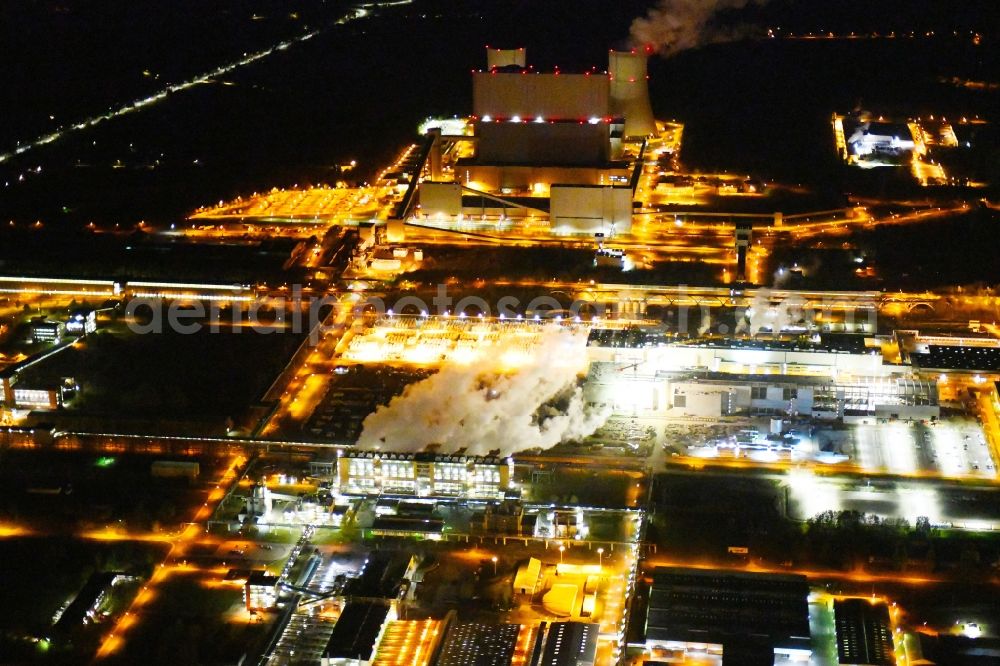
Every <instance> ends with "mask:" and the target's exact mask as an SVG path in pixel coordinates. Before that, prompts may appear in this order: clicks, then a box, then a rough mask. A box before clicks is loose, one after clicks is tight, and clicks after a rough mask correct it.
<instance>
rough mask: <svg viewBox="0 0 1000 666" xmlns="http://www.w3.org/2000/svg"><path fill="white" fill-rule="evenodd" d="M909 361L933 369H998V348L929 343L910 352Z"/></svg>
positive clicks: (999, 367)
mask: <svg viewBox="0 0 1000 666" xmlns="http://www.w3.org/2000/svg"><path fill="white" fill-rule="evenodd" d="M910 363H912V364H913V365H915V366H917V367H919V368H926V369H933V370H984V371H1000V348H996V347H958V346H950V345H949V346H945V345H930V346H929V347H928V351H926V352H913V353H911V354H910Z"/></svg>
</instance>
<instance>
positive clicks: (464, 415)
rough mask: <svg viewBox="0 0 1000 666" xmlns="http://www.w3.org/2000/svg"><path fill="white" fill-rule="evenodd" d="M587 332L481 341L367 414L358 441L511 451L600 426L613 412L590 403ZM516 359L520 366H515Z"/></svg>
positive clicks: (403, 447) (397, 447) (396, 447)
mask: <svg viewBox="0 0 1000 666" xmlns="http://www.w3.org/2000/svg"><path fill="white" fill-rule="evenodd" d="M586 344H587V333H586V332H585V331H584V332H571V331H569V330H567V329H564V328H559V327H557V326H552V327H551V328H547V329H546V330H545V331H544V332H543V333H542V335H541V338H540V341H539V343H538V344H537V345H532V346H531V347H528V348H525V347H523V346H518V345H517V344H516V343H508V344H501V345H499V346H491V347H484V348H482V349H481V350H480V351H479V352H478V353H477V355H476V356H475V358H473V359H472V361H471V362H469V363H461V364H459V363H455V362H446V363H445V365H444V366H443V367H442V368H441V370H440V371H439V372H438V373H436V374H434V375H431V376H430V377H428V378H427V379H424V380H423V381H420V382H417V383H415V384H411V385H410V386H408V387H407V388H406V390H405V391H404V392H403V393H402V394H401V395H399V396H397V397H396V398H393V400H392V401H390V402H389V404H388V405H386V406H384V407H380V408H379V409H377V410H376V411H375V412H374V413H372V414H370V415H369V416H368V417H367V418H366V419H365V421H364V427H363V429H362V432H361V437H360V438H359V440H358V445H359V446H360V447H362V448H371V447H375V446H379V447H384V448H386V449H389V450H392V451H417V450H420V449H422V448H424V447H425V446H427V445H428V444H440V445H441V447H442V451H443V452H450V451H453V450H455V449H458V448H462V447H465V448H467V449H468V453H470V454H477V455H481V454H485V453H487V452H489V451H491V450H493V449H500V451H501V452H502V453H504V454H507V453H511V452H513V451H516V450H519V449H524V448H530V447H542V448H547V447H551V446H554V445H555V444H558V443H560V442H564V441H570V440H575V439H580V438H583V437H586V436H588V435H591V434H593V432H594V431H595V430H597V429H598V428H599V427H601V426H602V425H603V424H604V422H605V421H607V419H608V417H609V416H610V409H609V408H607V407H603V406H602V407H592V406H588V405H587V404H585V402H584V400H583V391H582V389H581V388H580V387H579V385H578V380H579V377H580V375H581V374H582V373H583V372H585V371H586V369H587V368H586V366H587V360H586V359H587V354H586ZM512 366H513V367H512Z"/></svg>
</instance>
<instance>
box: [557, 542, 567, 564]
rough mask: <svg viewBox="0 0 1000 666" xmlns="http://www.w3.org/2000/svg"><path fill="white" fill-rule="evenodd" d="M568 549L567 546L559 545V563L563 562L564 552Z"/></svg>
mask: <svg viewBox="0 0 1000 666" xmlns="http://www.w3.org/2000/svg"><path fill="white" fill-rule="evenodd" d="M565 551H566V546H559V564H562V563H563V553H564V552H565Z"/></svg>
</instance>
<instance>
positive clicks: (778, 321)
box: [736, 289, 806, 339]
mask: <svg viewBox="0 0 1000 666" xmlns="http://www.w3.org/2000/svg"><path fill="white" fill-rule="evenodd" d="M804 305H805V301H804V300H802V298H801V297H800V296H797V295H793V296H789V297H788V298H785V299H784V300H782V301H781V302H779V303H778V304H777V305H775V306H773V307H772V306H771V302H770V299H769V294H768V293H767V290H765V289H761V290H760V291H758V292H757V295H756V296H754V299H753V303H751V305H750V307H749V308H748V309H747V311H746V312H745V313H744V318H743V319H741V320H740V321H739V322H738V323H737V325H736V333H738V334H739V333H746V334H748V335H751V336H754V335H757V334H758V333H760V332H761V331H763V330H765V329H769V330H770V331H771V332H772V335H773V336H774V338H775V339H777V338H778V335H779V334H780V333H781V331H782V330H783V329H786V328H788V327H790V326H794V325H796V324H801V323H806V317H805V312H803V309H802V308H803V306H804Z"/></svg>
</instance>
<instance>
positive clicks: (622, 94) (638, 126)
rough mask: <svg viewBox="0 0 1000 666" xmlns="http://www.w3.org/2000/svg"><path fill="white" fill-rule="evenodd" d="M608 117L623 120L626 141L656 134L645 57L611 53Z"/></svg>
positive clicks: (632, 52)
mask: <svg viewBox="0 0 1000 666" xmlns="http://www.w3.org/2000/svg"><path fill="white" fill-rule="evenodd" d="M608 73H609V74H610V75H611V113H612V114H613V115H615V116H624V118H625V137H626V138H632V137H634V138H641V137H648V136H653V135H654V134H656V121H655V120H654V119H653V109H652V107H651V106H650V103H649V84H648V81H647V79H646V55H645V54H644V53H637V52H634V51H611V53H610V55H609V56H608Z"/></svg>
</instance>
